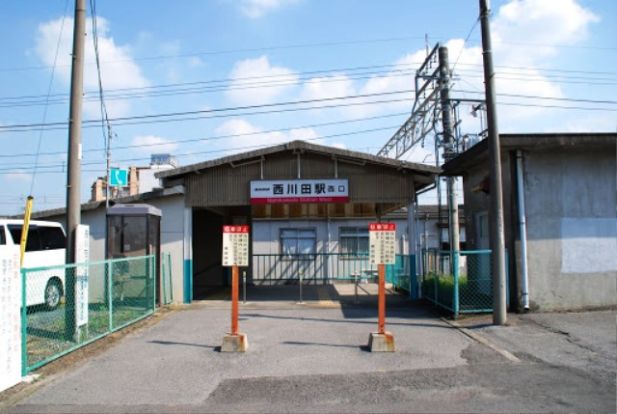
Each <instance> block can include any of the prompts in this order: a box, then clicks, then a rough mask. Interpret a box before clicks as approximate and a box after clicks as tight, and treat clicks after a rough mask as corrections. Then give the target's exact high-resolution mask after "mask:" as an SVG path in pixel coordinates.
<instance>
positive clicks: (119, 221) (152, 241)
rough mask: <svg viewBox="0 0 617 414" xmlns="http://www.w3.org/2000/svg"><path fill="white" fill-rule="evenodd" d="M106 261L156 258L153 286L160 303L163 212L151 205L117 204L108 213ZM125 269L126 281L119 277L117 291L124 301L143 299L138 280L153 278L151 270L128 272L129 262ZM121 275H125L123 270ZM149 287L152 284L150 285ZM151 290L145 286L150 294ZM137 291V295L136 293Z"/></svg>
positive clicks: (123, 263) (120, 263)
mask: <svg viewBox="0 0 617 414" xmlns="http://www.w3.org/2000/svg"><path fill="white" fill-rule="evenodd" d="M106 251H107V259H123V258H133V257H135V258H137V257H143V256H149V255H153V256H154V272H155V275H154V282H155V286H156V303H157V305H158V304H160V301H161V290H160V286H161V272H160V268H161V266H160V260H161V257H160V256H161V255H160V253H161V210H159V209H158V208H156V207H153V206H151V205H148V204H116V205H114V206H113V207H110V208H109V209H108V210H107V240H106ZM119 265H122V266H124V267H126V268H127V269H125V271H124V273H125V274H126V276H125V277H124V279H126V280H124V279H123V277H122V276H119V277H118V278H117V280H116V281H115V283H116V284H118V285H119V286H118V289H117V290H118V291H119V292H120V294H121V296H122V298H121V299H122V300H124V297H125V296H126V297H133V296H134V295H140V293H139V292H137V291H138V290H141V289H143V287H144V284H143V282H142V283H139V281H138V280H137V279H139V278H140V277H145V279H146V281H150V280H151V279H152V278H151V277H149V276H150V275H149V274H148V272H149V269H144V272H143V275H142V276H140V273H142V272H132V271H129V269H128V268H129V266H130V265H131V262H130V261H126V262H119ZM118 273H123V272H122V269H120V271H119V272H118ZM147 283H149V282H147ZM150 288H151V287H150V286H146V289H147V291H150ZM133 291H135V292H133Z"/></svg>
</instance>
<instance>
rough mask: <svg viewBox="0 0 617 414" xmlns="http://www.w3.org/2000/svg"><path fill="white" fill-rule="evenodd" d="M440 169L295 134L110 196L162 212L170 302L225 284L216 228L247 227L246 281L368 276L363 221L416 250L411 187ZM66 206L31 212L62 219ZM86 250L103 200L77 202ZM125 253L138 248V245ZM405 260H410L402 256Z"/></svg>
mask: <svg viewBox="0 0 617 414" xmlns="http://www.w3.org/2000/svg"><path fill="white" fill-rule="evenodd" d="M439 172H440V169H439V168H436V167H433V166H428V165H423V164H414V163H410V162H405V161H400V160H393V159H390V158H383V157H377V156H375V155H371V154H366V153H361V152H355V151H348V150H343V149H339V148H334V147H327V146H322V145H316V144H311V143H307V142H303V141H293V142H289V143H286V144H282V145H276V146H272V147H268V148H264V149H259V150H255V151H250V152H245V153H241V154H236V155H230V156H226V157H222V158H219V159H215V160H209V161H205V162H201V163H197V164H193V165H187V166H182V167H179V168H172V169H167V170H163V171H161V172H158V173H156V174H155V176H156V177H157V178H158V179H160V182H161V188H159V189H155V190H153V191H150V192H146V193H141V194H136V195H131V196H128V197H124V198H120V199H118V200H115V201H116V202H117V203H122V204H149V205H151V206H153V207H155V208H157V209H159V210H160V212H161V216H162V219H161V252H162V253H169V254H170V255H171V258H172V269H171V274H172V289H173V298H174V302H184V303H189V302H191V301H192V300H200V299H207V298H208V297H209V296H210V295H213V294H216V293H217V292H221V291H222V290H223V291H224V290H225V289H226V288H227V287H228V286H229V279H230V277H229V272H228V269H227V268H224V267H223V266H222V226H223V225H224V224H248V225H250V226H251V244H250V252H249V254H250V257H251V259H250V261H249V266H248V267H247V268H244V269H243V271H244V272H246V277H247V280H248V282H249V283H251V284H262V285H277V284H284V283H295V282H296V281H297V279H298V278H299V277H300V275H302V277H303V278H304V283H332V282H335V281H337V280H348V279H350V278H353V277H368V276H370V275H371V273H372V272H373V269H371V268H370V265H368V257H367V253H368V223H369V222H373V221H380V220H381V221H390V222H392V221H393V222H395V223H396V224H397V230H396V239H397V243H396V253H397V254H398V255H401V256H406V255H409V254H410V253H413V252H415V249H416V247H417V245H418V244H419V241H418V239H417V234H418V229H417V228H416V225H415V223H416V221H415V220H414V217H413V211H414V210H413V208H410V207H411V206H412V205H413V204H414V202H415V200H416V193H417V192H418V191H420V190H422V189H424V188H426V187H428V186H430V185H431V184H433V183H434V182H435V177H436V175H437V174H438V173H439ZM64 214H65V210H64V209H56V210H48V211H43V212H38V213H35V214H33V218H37V219H46V220H54V221H60V222H63V221H64ZM81 221H82V223H83V224H88V225H90V237H91V240H90V242H91V243H90V252H91V253H90V258H91V260H102V259H104V258H105V257H104V256H105V226H106V224H105V223H106V209H105V203H104V201H91V202H88V203H85V204H83V205H82V219H81ZM125 247H126V249H127V252H129V253H131V254H133V255H135V256H138V255H140V254H143V252H142V251H139V250H136V251H131V246H125ZM405 266H408V267H409V266H410V264H409V263H407V264H406V265H405Z"/></svg>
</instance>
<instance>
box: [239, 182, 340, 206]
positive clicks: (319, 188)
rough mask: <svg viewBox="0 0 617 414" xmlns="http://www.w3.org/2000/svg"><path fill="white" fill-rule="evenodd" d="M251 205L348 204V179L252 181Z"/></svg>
mask: <svg viewBox="0 0 617 414" xmlns="http://www.w3.org/2000/svg"><path fill="white" fill-rule="evenodd" d="M250 196H251V204H273V203H346V202H348V201H349V182H348V180H346V179H322V180H276V181H272V180H260V181H251V185H250Z"/></svg>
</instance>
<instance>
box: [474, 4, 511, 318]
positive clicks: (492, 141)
mask: <svg viewBox="0 0 617 414" xmlns="http://www.w3.org/2000/svg"><path fill="white" fill-rule="evenodd" d="M480 25H481V27H482V60H483V61H484V88H485V93H486V114H487V119H488V149H489V162H490V176H491V186H490V192H491V202H490V210H489V221H490V224H489V228H490V235H491V250H492V269H491V270H492V274H493V279H492V282H493V324H494V325H504V324H505V323H506V318H507V314H506V262H505V241H504V234H503V188H502V180H501V148H500V144H499V130H498V128H497V107H496V105H495V72H494V70H493V56H492V50H491V29H490V23H489V8H488V5H487V0H480Z"/></svg>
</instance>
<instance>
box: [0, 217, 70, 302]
mask: <svg viewBox="0 0 617 414" xmlns="http://www.w3.org/2000/svg"><path fill="white" fill-rule="evenodd" d="M23 223H24V221H23V220H9V219H1V220H0V245H3V244H6V245H9V246H10V245H17V246H19V243H20V241H21V229H22V226H23ZM65 255H66V234H65V233H64V229H63V228H62V225H61V224H60V223H55V222H53V221H39V220H31V221H30V228H29V230H28V241H27V243H26V254H25V255H24V265H23V267H24V268H31V267H48V266H58V265H64V264H65V260H66V258H65ZM63 294H64V269H63V268H59V269H52V270H45V271H40V272H32V273H28V279H27V280H26V306H33V305H45V306H46V307H47V308H48V309H50V310H53V309H55V308H57V307H58V305H59V304H60V299H61V298H62V295H63Z"/></svg>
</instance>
